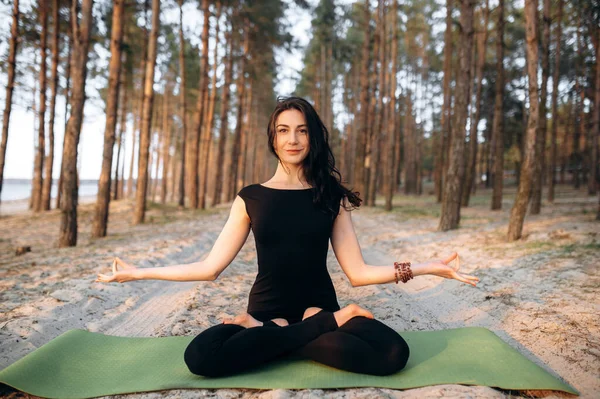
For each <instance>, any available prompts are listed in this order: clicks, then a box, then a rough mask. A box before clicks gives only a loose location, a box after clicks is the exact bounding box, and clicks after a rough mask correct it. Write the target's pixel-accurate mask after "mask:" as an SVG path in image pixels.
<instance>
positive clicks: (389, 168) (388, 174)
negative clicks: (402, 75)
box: [383, 0, 398, 211]
mask: <svg viewBox="0 0 600 399" xmlns="http://www.w3.org/2000/svg"><path fill="white" fill-rule="evenodd" d="M391 23H392V51H391V53H392V54H391V58H392V72H391V76H390V77H391V83H390V92H389V96H390V104H389V111H388V115H389V122H388V126H389V130H388V132H387V133H388V134H387V141H386V147H385V148H386V160H387V162H386V164H385V172H384V189H383V190H384V195H385V210H386V211H391V210H392V207H393V204H392V200H393V198H394V192H395V191H396V190H395V188H396V182H395V181H394V169H395V163H396V162H397V160H396V158H395V157H394V155H395V154H394V145H395V141H396V86H397V84H398V83H397V81H396V71H397V69H398V65H397V62H398V0H393V6H392V22H391Z"/></svg>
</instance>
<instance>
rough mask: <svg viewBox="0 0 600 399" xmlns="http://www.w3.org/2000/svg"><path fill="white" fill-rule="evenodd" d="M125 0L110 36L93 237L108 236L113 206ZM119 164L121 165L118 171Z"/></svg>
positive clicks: (118, 1) (117, 6) (116, 5)
mask: <svg viewBox="0 0 600 399" xmlns="http://www.w3.org/2000/svg"><path fill="white" fill-rule="evenodd" d="M124 10H125V0H113V14H112V29H111V34H110V64H109V66H108V94H107V98H106V125H105V127H104V150H103V152H102V170H101V172H100V179H99V180H98V196H97V199H96V213H95V217H94V224H93V227H92V237H94V238H99V237H105V236H106V228H107V225H108V208H109V205H110V184H111V176H110V174H111V172H112V163H113V149H114V146H115V130H116V127H117V116H118V112H117V111H118V109H119V86H120V85H119V83H120V80H121V47H122V46H121V43H122V41H123V22H124ZM118 168H119V165H118V163H117V169H118Z"/></svg>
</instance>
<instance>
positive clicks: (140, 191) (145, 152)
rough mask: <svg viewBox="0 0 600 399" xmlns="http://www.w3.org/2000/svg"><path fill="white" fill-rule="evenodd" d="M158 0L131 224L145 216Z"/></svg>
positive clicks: (154, 3)
mask: <svg viewBox="0 0 600 399" xmlns="http://www.w3.org/2000/svg"><path fill="white" fill-rule="evenodd" d="M159 16H160V0H152V29H151V31H150V37H149V40H148V60H147V62H146V73H145V75H146V76H145V78H146V79H145V81H144V102H143V112H142V128H141V130H140V159H139V161H138V179H137V185H136V193H135V209H134V216H133V224H140V223H143V222H144V217H145V215H146V191H147V189H148V158H149V150H150V133H151V132H152V126H151V120H152V105H153V101H154V90H153V87H152V86H153V85H154V66H155V64H156V42H157V39H158V29H159V23H160V18H159Z"/></svg>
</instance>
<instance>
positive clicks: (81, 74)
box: [58, 0, 93, 248]
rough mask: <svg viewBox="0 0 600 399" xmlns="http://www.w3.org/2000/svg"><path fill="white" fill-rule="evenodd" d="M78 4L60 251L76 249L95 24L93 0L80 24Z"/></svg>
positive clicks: (88, 1)
mask: <svg viewBox="0 0 600 399" xmlns="http://www.w3.org/2000/svg"><path fill="white" fill-rule="evenodd" d="M77 2H78V1H77V0H74V1H73V2H72V5H71V26H72V34H73V52H72V56H71V75H72V79H73V90H72V93H71V114H70V116H69V121H68V122H67V130H66V132H65V142H64V147H63V165H62V175H63V186H62V200H61V220H60V230H59V239H58V246H59V247H61V248H62V247H70V246H75V245H77V201H78V196H79V186H78V181H77V180H78V179H77V146H78V144H79V137H80V133H81V124H82V121H83V107H84V104H85V81H86V76H87V60H88V48H89V43H90V30H91V27H92V24H93V20H92V6H93V0H83V3H82V7H81V24H80V23H79V19H78V17H77Z"/></svg>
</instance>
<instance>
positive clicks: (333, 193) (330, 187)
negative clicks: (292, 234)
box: [267, 96, 362, 219]
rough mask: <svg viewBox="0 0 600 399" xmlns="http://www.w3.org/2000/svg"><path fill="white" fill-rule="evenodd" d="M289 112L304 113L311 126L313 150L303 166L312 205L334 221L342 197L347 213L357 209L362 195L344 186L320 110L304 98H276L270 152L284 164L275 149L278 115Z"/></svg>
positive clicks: (271, 127) (310, 150) (309, 129)
mask: <svg viewBox="0 0 600 399" xmlns="http://www.w3.org/2000/svg"><path fill="white" fill-rule="evenodd" d="M289 109H296V110H298V111H300V112H302V114H303V115H304V119H306V124H307V125H308V139H309V143H310V144H309V145H310V147H309V151H308V155H307V156H306V158H304V161H303V163H302V169H303V172H304V177H305V178H306V181H307V182H308V183H309V184H310V185H311V186H312V187H314V188H315V190H313V203H315V204H317V205H319V206H320V207H321V208H322V209H323V210H324V211H325V212H327V213H331V215H332V218H333V219H335V217H336V216H337V214H338V212H339V206H340V200H341V199H342V198H346V200H345V201H344V208H345V209H346V210H347V211H351V210H353V209H356V208H358V207H359V206H360V203H361V202H362V199H361V198H360V193H359V192H353V191H352V190H349V189H347V188H346V187H344V186H343V185H342V175H341V173H340V172H339V170H337V168H336V167H335V158H334V156H333V152H332V151H331V148H330V147H329V132H328V131H327V128H326V127H325V125H324V124H323V122H322V121H321V118H319V115H318V114H317V111H316V110H315V109H314V108H313V106H312V105H310V103H309V102H308V101H306V100H305V99H303V98H301V97H293V96H292V97H278V98H277V105H276V106H275V110H274V111H273V113H272V114H271V117H270V119H269V126H268V128H267V134H268V136H269V150H270V151H271V153H272V154H273V155H275V158H277V160H279V161H280V162H281V160H280V159H279V157H278V156H277V153H276V152H275V146H274V142H275V136H276V134H277V133H276V130H275V123H276V122H277V117H278V116H279V114H281V113H282V112H283V111H286V110H289ZM348 203H350V205H349V204H348ZM352 206H353V207H352Z"/></svg>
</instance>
